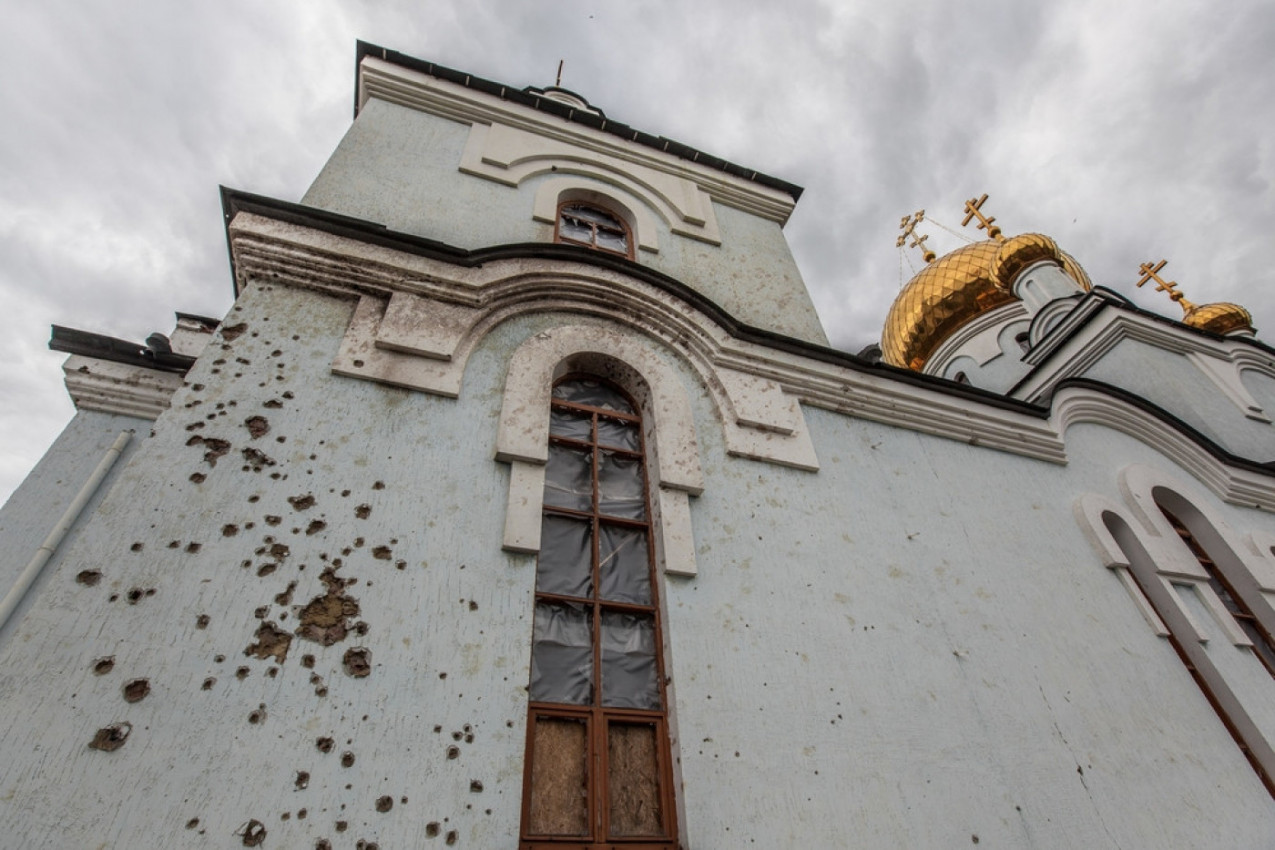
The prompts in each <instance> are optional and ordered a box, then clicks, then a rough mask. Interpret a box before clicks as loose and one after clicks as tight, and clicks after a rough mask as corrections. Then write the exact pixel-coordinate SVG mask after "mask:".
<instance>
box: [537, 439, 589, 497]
mask: <svg viewBox="0 0 1275 850" xmlns="http://www.w3.org/2000/svg"><path fill="white" fill-rule="evenodd" d="M545 504H546V505H552V506H553V507H556V508H571V509H572V510H577V511H591V510H593V454H592V452H588V451H583V452H581V451H576V450H575V449H568V448H564V447H563V446H552V445H551V446H549V463H548V465H547V466H545Z"/></svg>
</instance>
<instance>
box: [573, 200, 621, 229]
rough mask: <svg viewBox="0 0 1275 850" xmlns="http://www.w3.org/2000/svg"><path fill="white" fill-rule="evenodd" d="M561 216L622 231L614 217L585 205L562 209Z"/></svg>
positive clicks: (574, 205)
mask: <svg viewBox="0 0 1275 850" xmlns="http://www.w3.org/2000/svg"><path fill="white" fill-rule="evenodd" d="M562 214H563V215H569V216H571V217H572V218H577V219H580V220H582V221H590V222H593V223H594V224H602V225H606V226H608V227H610V228H611V229H613V230H617V229H623V228H622V227H621V225H620V220H619V219H618V218H616V217H615V216H613V215H611V214H610V213H608V212H605V211H604V210H600V209H598V208H597V207H590V206H587V205H585V204H572V205H571V206H568V207H563V208H562Z"/></svg>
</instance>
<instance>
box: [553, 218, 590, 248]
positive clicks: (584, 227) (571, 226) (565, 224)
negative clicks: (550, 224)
mask: <svg viewBox="0 0 1275 850" xmlns="http://www.w3.org/2000/svg"><path fill="white" fill-rule="evenodd" d="M558 238H559V239H570V240H572V241H574V242H583V243H584V244H586V245H592V244H593V228H592V227H591V226H590V225H588V224H586V223H584V222H582V221H580V220H578V219H576V218H574V217H572V216H569V215H567V214H566V212H565V211H564V212H563V215H562V219H561V220H560V221H559V222H558Z"/></svg>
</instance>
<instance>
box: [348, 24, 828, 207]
mask: <svg viewBox="0 0 1275 850" xmlns="http://www.w3.org/2000/svg"><path fill="white" fill-rule="evenodd" d="M365 56H372V57H375V58H377V59H380V60H382V61H385V62H390V63H392V64H394V65H398V66H399V67H401V68H407V69H408V70H409V71H416V72H418V73H421V74H427V75H429V76H431V77H437V78H438V79H440V80H446V81H448V82H449V83H456V84H457V85H460V86H464V87H465V88H468V89H474V90H475V91H480V92H485V93H486V94H489V95H492V96H493V97H498V98H500V99H501V100H509V101H513V102H514V103H519V104H522V105H523V106H529V107H531V108H532V109H536V110H539V111H540V112H548V113H550V114H552V115H557V116H558V117H559V118H563V119H565V120H567V121H572V122H575V123H577V124H584V125H586V126H589V127H592V128H594V129H595V130H601V131H602V132H604V133H610V134H611V135H613V136H618V137H620V138H622V139H624V140H626V141H630V142H636V143H637V144H640V145H643V146H645V147H648V148H654V149H655V150H658V151H663V152H666V153H671V154H673V155H674V156H676V157H679V158H681V159H687V160H690V161H691V162H695V163H698V164H700V165H706V166H708V167H709V168H715V169H717V170H718V171H723V172H725V173H727V174H729V175H731V176H732V177H739V178H741V179H744V180H748V181H751V182H753V183H757V184H758V185H761V186H765V187H767V188H770V189H777V190H779V191H780V192H784V193H785V194H787V195H789V196H791V197H792V199H793V201H798V200H800V199H801V193H802V191H804V190H803V189H802V188H801V187H800V186H797V185H795V184H793V183H789V182H788V181H786V180H780V179H779V178H778V177H771V176H769V175H767V174H762V173H761V172H760V171H754V170H753V169H751V168H744V167H743V166H741V165H736V164H735V163H733V162H729V161H727V160H724V159H722V158H721V157H716V156H712V155H711V154H707V153H704V152H703V151H699V150H696V149H695V148H693V147H691V146H690V145H684V144H682V143H681V142H678V141H674V140H673V139H666V138H664V137H663V136H652V135H651V134H649V133H643V132H642V131H640V130H635V129H633V128H632V127H630V126H629V125H627V124H623V123H621V122H619V121H612V120H611V119H609V118H607V117H606V116H605V115H598V114H595V113H592V112H589V111H587V110H583V109H577V108H576V107H574V106H572V105H571V104H569V103H563V102H561V101H558V100H554V99H553V98H549V97H544V96H542V95H539V94H536V93H535V91H534V90H530V89H519V88H516V87H514V86H509V85H505V84H504V83H497V82H493V81H492V80H486V79H483V78H482V77H475V76H474V75H473V74H467V73H465V72H464V71H457V70H455V69H453V68H447V67H444V66H442V65H436V64H434V63H433V62H426V61H425V60H423V59H416V58H415V57H412V56H408V55H406V54H403V53H399V52H398V51H396V50H389V49H388V48H385V47H381V46H379V45H376V44H371V43H369V42H366V41H361V40H360V41H358V42H357V43H356V48H355V55H354V80H355V83H354V117H355V118H357V117H358V115H359V91H358V88H359V87H358V79H359V66H360V65H361V64H362V63H363V57H365ZM577 96H578V95H577ZM581 100H584V98H581ZM586 102H587V101H586ZM591 108H595V109H596V107H592V105H591ZM598 112H601V110H598Z"/></svg>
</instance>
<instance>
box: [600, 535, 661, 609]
mask: <svg viewBox="0 0 1275 850" xmlns="http://www.w3.org/2000/svg"><path fill="white" fill-rule="evenodd" d="M601 534H602V539H601V541H600V542H601V550H600V554H601V560H600V561H599V570H598V572H599V574H600V578H599V581H600V582H601V587H600V588H599V595H600V596H601V597H602V598H603V599H606V600H608V601H611V602H629V603H632V604H634V605H650V604H651V568H650V562H649V561H648V559H647V551H646V537H647V534H646V529H645V528H625V527H624V526H620V525H607V524H605V523H604V524H603V525H602V527H601Z"/></svg>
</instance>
